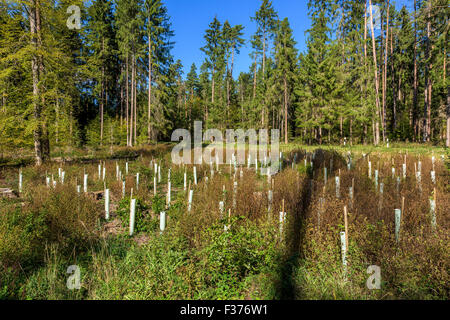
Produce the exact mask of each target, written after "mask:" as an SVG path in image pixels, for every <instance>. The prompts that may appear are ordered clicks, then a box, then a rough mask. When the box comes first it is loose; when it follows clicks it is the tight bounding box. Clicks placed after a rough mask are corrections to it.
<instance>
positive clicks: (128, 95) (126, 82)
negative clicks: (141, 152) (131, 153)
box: [125, 53, 130, 147]
mask: <svg viewBox="0 0 450 320" xmlns="http://www.w3.org/2000/svg"><path fill="white" fill-rule="evenodd" d="M128 60H129V59H128V53H127V62H126V65H127V78H126V81H125V84H126V86H127V90H126V91H127V107H126V109H127V110H126V112H127V115H126V119H125V120H126V122H127V147H129V146H130V122H129V121H130V119H129V114H130V110H129V109H130V108H129V105H130V93H129V90H128V89H129V86H130V75H129V67H128Z"/></svg>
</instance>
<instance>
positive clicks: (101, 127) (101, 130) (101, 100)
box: [100, 66, 105, 145]
mask: <svg viewBox="0 0 450 320" xmlns="http://www.w3.org/2000/svg"><path fill="white" fill-rule="evenodd" d="M104 76H105V69H104V67H103V66H102V79H101V92H100V145H103V99H104V90H105V89H104V83H103V77H104Z"/></svg>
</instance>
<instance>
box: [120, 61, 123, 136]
mask: <svg viewBox="0 0 450 320" xmlns="http://www.w3.org/2000/svg"><path fill="white" fill-rule="evenodd" d="M120 74H121V77H123V65H122V66H121V67H120ZM122 79H123V78H122ZM122 125H123V80H122V82H121V83H120V129H121V130H122Z"/></svg>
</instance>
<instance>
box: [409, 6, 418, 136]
mask: <svg viewBox="0 0 450 320" xmlns="http://www.w3.org/2000/svg"><path fill="white" fill-rule="evenodd" d="M417 105H418V80H417V1H416V0H414V83H413V104H412V110H411V112H410V123H411V124H412V125H413V127H414V141H415V139H416V137H417V132H416V128H417V126H416V110H417Z"/></svg>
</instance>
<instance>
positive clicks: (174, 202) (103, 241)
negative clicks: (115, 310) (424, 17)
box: [0, 144, 450, 299]
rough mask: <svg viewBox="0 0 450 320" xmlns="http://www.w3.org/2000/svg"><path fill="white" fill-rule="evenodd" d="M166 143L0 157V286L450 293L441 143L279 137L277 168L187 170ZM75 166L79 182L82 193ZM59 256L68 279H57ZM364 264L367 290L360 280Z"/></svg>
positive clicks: (303, 294) (7, 293) (168, 295)
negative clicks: (74, 283)
mask: <svg viewBox="0 0 450 320" xmlns="http://www.w3.org/2000/svg"><path fill="white" fill-rule="evenodd" d="M172 147H173V144H161V145H158V146H153V147H142V148H114V149H113V150H109V149H98V150H88V151H83V150H56V151H54V153H53V154H52V157H53V158H56V160H57V161H54V162H51V163H48V164H45V165H44V166H43V167H41V168H36V167H34V166H33V165H32V164H31V163H30V164H28V165H27V164H26V162H24V161H23V159H21V160H20V161H17V159H16V161H17V162H15V163H14V161H13V162H12V163H8V164H6V162H4V164H5V165H3V166H0V188H9V189H11V190H12V191H13V192H14V194H15V195H17V197H16V198H6V197H4V198H0V203H1V205H0V271H1V272H0V284H1V285H0V298H3V299H448V297H449V293H450V292H449V291H450V288H449V286H448V283H449V282H450V281H449V280H450V277H449V274H448V270H449V269H450V265H449V264H450V249H449V247H448V240H450V239H449V237H450V233H449V227H450V212H449V209H448V208H450V190H449V188H450V173H449V172H450V171H449V154H448V153H446V150H444V149H442V148H437V147H426V146H421V145H410V146H404V145H397V144H392V145H391V146H389V148H388V147H387V146H384V147H376V148H375V147H371V146H354V147H350V146H345V147H344V146H340V147H332V146H315V147H308V146H301V145H295V144H289V145H280V150H281V151H282V152H283V164H282V168H283V170H282V171H281V172H280V173H278V174H277V175H275V176H273V177H271V179H268V178H267V177H266V176H262V175H260V174H259V173H257V172H255V168H254V166H251V167H250V169H248V168H247V166H243V167H242V168H239V167H237V168H236V169H234V168H233V167H232V166H229V165H222V166H220V167H219V171H216V170H215V166H213V168H211V167H210V165H209V164H208V165H202V166H197V168H196V171H195V172H196V174H197V180H198V184H195V183H194V181H195V179H194V169H193V166H185V167H183V166H176V165H173V164H172V163H171V157H170V151H171V148H172ZM349 156H350V159H351V163H350V164H349V162H348V159H349V158H348V157H349ZM100 159H102V160H100ZM127 163H128V164H127ZM405 163H406V166H405V169H406V171H403V164H405ZM155 164H157V165H158V166H160V168H161V169H160V170H161V174H160V177H159V174H155V172H154V165H155ZM305 164H306V165H305ZM261 165H262V164H260V166H261ZM99 166H100V169H103V168H105V173H106V175H105V179H103V177H102V175H101V174H100V175H99V174H98V172H99ZM19 167H21V172H22V174H23V185H22V189H23V190H22V192H19V185H18V174H19ZM127 167H128V174H127V173H126V168H127ZM325 168H326V169H325ZM169 169H170V182H171V201H170V205H168V202H167V194H168V182H169ZM211 169H212V170H211ZM117 170H119V173H120V176H121V177H122V178H123V179H120V177H119V179H118V177H117V176H116V174H117ZM60 171H64V173H65V181H64V182H63V181H61V178H59V172H60ZM241 172H242V173H241ZM325 172H326V173H325ZM418 172H420V173H419V174H418ZM431 172H433V173H431ZM85 173H86V174H87V175H88V179H89V180H88V185H87V188H88V193H87V194H84V193H83V192H81V193H78V192H77V191H76V190H77V185H78V186H80V185H81V186H80V187H81V190H83V186H82V185H83V175H84V174H85ZM137 173H139V177H140V179H139V185H138V184H137V179H136V175H137ZM185 174H186V185H184V175H185ZM155 177H156V179H157V186H156V187H157V193H156V194H155V193H154V187H155V186H154V178H155ZM46 178H50V179H51V184H50V186H47V185H46ZM121 180H124V181H125V190H123V189H122V188H123V184H122V181H121ZM53 181H55V187H51V186H52V185H53ZM105 187H106V188H108V189H109V190H110V198H111V203H110V217H109V220H106V219H105V200H104V196H103V195H104V193H103V190H104V188H105ZM187 190H192V191H193V200H192V203H191V205H189V192H188V191H187ZM123 192H125V196H123ZM94 193H95V194H96V196H95V197H92V195H93V194H94ZM131 193H132V198H133V199H136V220H135V226H134V233H133V235H132V236H130V235H129V216H130V196H131ZM431 200H433V201H434V205H431ZM221 203H222V204H221ZM189 207H191V209H189ZM395 209H401V216H400V220H399V221H400V224H399V229H398V230H399V231H398V232H399V233H398V234H397V222H396V216H395ZM162 211H165V212H166V217H167V218H166V227H165V228H164V232H162V233H161V230H160V222H161V221H160V213H161V212H162ZM280 212H285V213H286V218H285V219H283V218H282V215H281V214H279V213H280ZM342 232H345V235H346V237H347V238H346V240H345V241H346V249H345V250H344V249H343V247H342V238H341V233H342ZM397 236H398V238H397ZM347 241H348V242H347ZM344 261H345V263H346V266H345V267H344V266H343V262H344ZM70 265H77V266H79V268H80V273H81V279H80V281H81V289H80V290H69V289H67V287H66V281H67V277H68V274H67V273H66V271H67V268H68V266H70ZM373 265H376V266H379V267H380V270H381V282H380V289H379V290H371V289H369V288H368V286H367V280H368V277H369V275H368V274H367V270H368V268H369V267H370V266H373Z"/></svg>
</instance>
